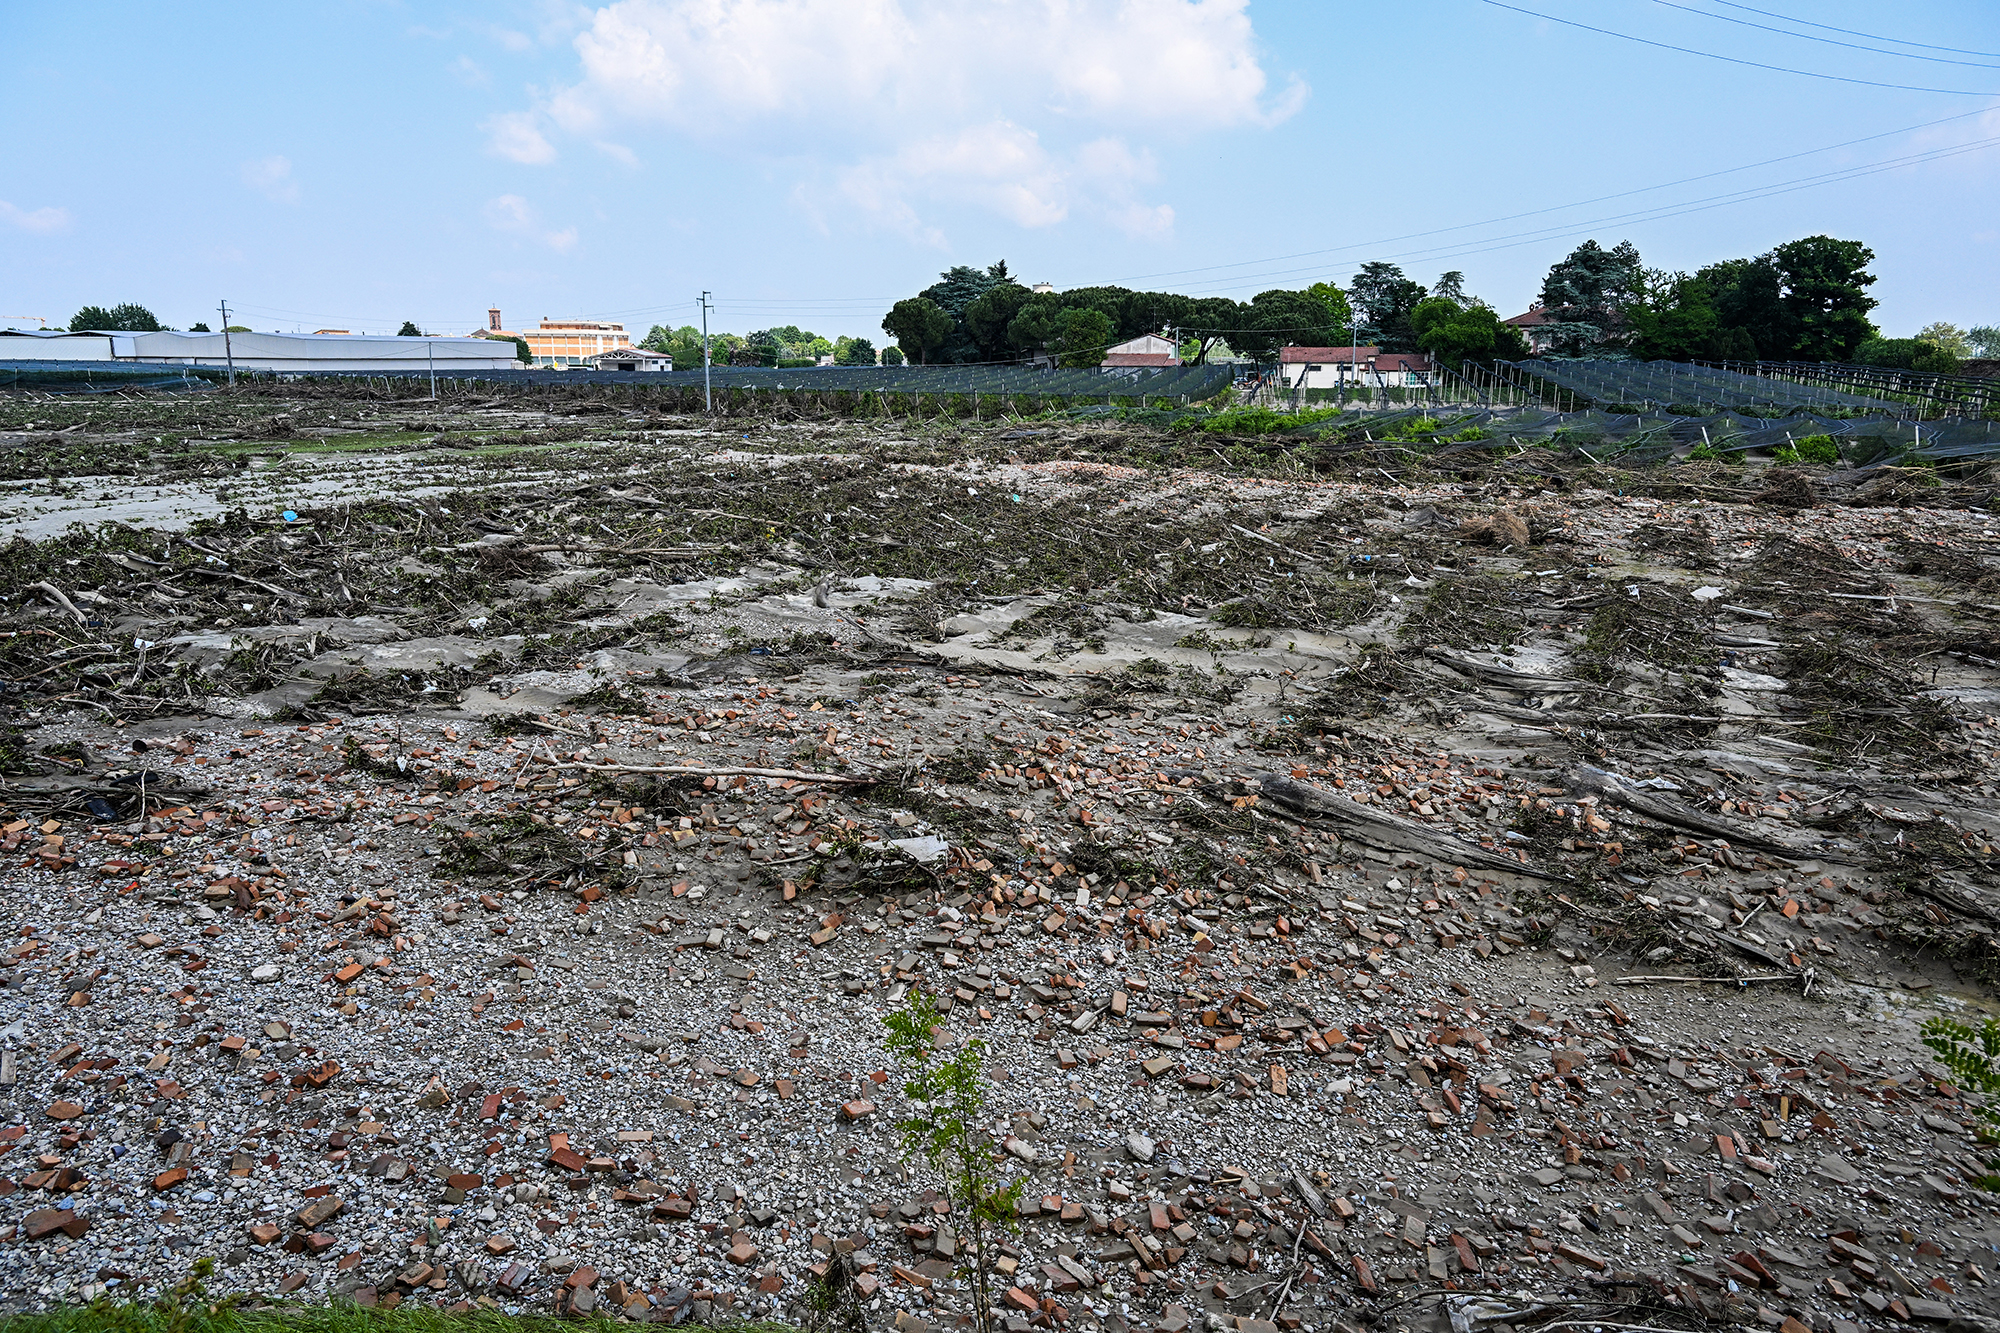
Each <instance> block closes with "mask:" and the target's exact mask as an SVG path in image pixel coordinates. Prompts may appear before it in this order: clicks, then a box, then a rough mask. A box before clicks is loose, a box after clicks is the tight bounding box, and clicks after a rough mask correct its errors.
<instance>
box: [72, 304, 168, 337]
mask: <svg viewBox="0 0 2000 1333" xmlns="http://www.w3.org/2000/svg"><path fill="white" fill-rule="evenodd" d="M69 331H70V332H71V333H158V332H159V331H160V321H159V320H157V319H155V318H153V312H152V311H150V310H148V309H146V307H144V306H142V305H134V304H133V303H132V302H130V301H127V302H125V303H123V304H122V305H115V306H112V307H111V308H110V309H109V310H106V309H105V308H104V307H103V306H96V305H87V306H85V307H84V308H83V309H81V310H79V311H77V312H76V314H74V315H72V316H71V317H70V321H69Z"/></svg>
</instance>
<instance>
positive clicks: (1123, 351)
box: [1103, 333, 1181, 370]
mask: <svg viewBox="0 0 2000 1333" xmlns="http://www.w3.org/2000/svg"><path fill="white" fill-rule="evenodd" d="M1180 363H1181V358H1180V349H1179V348H1177V347H1175V346H1174V343H1173V340H1172V339H1171V338H1162V337H1161V336H1160V335H1159V334H1157V333H1148V334H1145V335H1143V336H1142V337H1138V338H1134V339H1132V340H1131V341H1130V342H1122V343H1119V344H1118V345H1117V346H1116V347H1107V348H1106V349H1105V350H1104V363H1103V364H1104V368H1105V369H1107V370H1112V369H1116V368H1117V367H1120V366H1178V365H1179V364H1180Z"/></svg>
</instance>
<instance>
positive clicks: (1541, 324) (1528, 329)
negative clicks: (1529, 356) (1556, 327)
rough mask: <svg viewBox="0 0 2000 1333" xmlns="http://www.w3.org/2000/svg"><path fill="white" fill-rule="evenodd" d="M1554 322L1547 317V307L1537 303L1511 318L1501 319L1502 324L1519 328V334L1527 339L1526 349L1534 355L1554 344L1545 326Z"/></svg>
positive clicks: (1538, 354)
mask: <svg viewBox="0 0 2000 1333" xmlns="http://www.w3.org/2000/svg"><path fill="white" fill-rule="evenodd" d="M1554 322H1555V321H1554V320H1552V319H1550V318H1549V311H1548V307H1547V306H1539V305H1538V306H1532V307H1530V308H1529V309H1527V310H1524V311H1522V312H1521V313H1520V314H1518V315H1516V316H1514V317H1513V318H1512V319H1507V320H1502V321H1501V323H1503V324H1512V325H1513V326H1514V327H1515V328H1517V329H1519V330H1520V331H1521V336H1522V337H1523V338H1526V339H1527V340H1528V350H1529V351H1531V352H1533V353H1534V354H1535V355H1536V356H1540V355H1541V354H1542V353H1543V352H1546V351H1548V350H1549V348H1550V347H1552V346H1554V345H1555V339H1554V338H1552V337H1550V336H1549V331H1548V329H1547V327H1546V326H1547V325H1549V324H1553V323H1554Z"/></svg>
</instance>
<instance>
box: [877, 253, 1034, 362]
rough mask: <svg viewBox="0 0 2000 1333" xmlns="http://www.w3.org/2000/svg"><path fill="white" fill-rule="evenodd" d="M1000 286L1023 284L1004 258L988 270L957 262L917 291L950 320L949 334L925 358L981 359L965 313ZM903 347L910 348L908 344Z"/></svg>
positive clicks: (961, 360) (988, 267)
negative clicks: (1013, 273)
mask: <svg viewBox="0 0 2000 1333" xmlns="http://www.w3.org/2000/svg"><path fill="white" fill-rule="evenodd" d="M1000 286H1016V287H1018V286H1020V284H1019V283H1016V282H1015V281H1014V279H1013V278H1012V277H1010V276H1009V275H1008V273H1007V262H1006V261H1005V260H1000V261H998V262H996V263H993V264H990V265H988V266H987V267H986V268H985V269H976V268H973V267H972V266H971V265H969V264H958V265H955V266H953V267H951V268H948V269H946V270H945V271H944V272H943V273H940V274H939V275H938V280H937V281H936V282H934V283H932V284H931V285H930V286H928V287H926V288H924V289H923V290H922V291H921V292H918V293H917V296H918V298H919V299H920V300H926V301H929V302H931V303H932V304H934V305H936V306H937V307H938V309H940V310H942V311H943V312H944V313H945V317H946V318H947V319H949V320H950V321H951V331H950V333H949V335H948V336H947V337H946V338H945V339H944V341H942V342H940V343H939V344H938V345H937V346H936V347H935V348H933V349H932V351H931V353H930V354H928V355H927V356H926V360H930V361H957V362H964V361H977V360H979V359H980V348H979V344H978V341H977V340H976V339H975V338H974V337H973V334H972V331H971V329H970V327H969V326H968V325H967V324H966V319H965V317H966V312H967V310H969V309H970V308H971V306H972V303H973V302H974V301H977V300H978V299H979V298H980V297H982V296H984V295H985V294H986V293H987V292H989V291H991V290H993V289H994V288H995V287H1000ZM904 350H905V351H908V350H909V349H908V348H907V347H905V348H904Z"/></svg>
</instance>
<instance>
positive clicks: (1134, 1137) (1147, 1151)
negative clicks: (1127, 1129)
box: [1125, 1130, 1153, 1162]
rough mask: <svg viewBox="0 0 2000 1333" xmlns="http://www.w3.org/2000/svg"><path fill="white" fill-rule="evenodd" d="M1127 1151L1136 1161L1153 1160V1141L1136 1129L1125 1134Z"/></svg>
mask: <svg viewBox="0 0 2000 1333" xmlns="http://www.w3.org/2000/svg"><path fill="white" fill-rule="evenodd" d="M1125 1151H1126V1152H1128V1153H1130V1154H1131V1155H1132V1160H1133V1161H1135V1162H1150V1161H1152V1160H1153V1141H1152V1140H1151V1139H1149V1138H1147V1137H1146V1136H1145V1135H1144V1134H1141V1133H1139V1132H1138V1131H1137V1130H1134V1131H1133V1132H1132V1133H1130V1134H1127V1135H1126V1136H1125Z"/></svg>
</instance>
